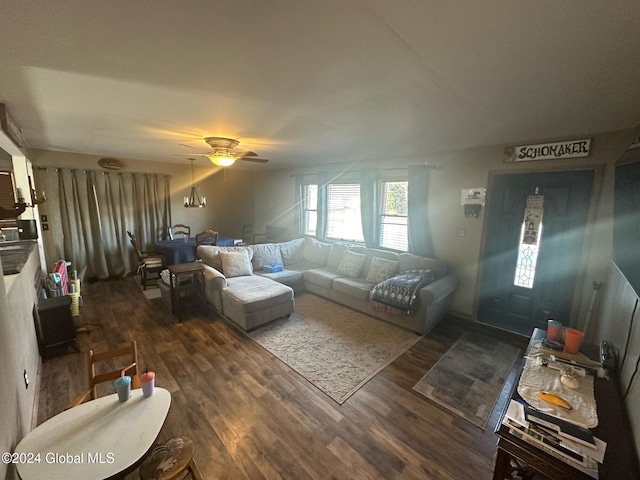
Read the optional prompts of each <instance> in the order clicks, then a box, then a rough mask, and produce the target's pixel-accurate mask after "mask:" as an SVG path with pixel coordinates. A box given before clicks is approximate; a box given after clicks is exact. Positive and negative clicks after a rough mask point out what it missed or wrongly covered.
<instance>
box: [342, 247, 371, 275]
mask: <svg viewBox="0 0 640 480" xmlns="http://www.w3.org/2000/svg"><path fill="white" fill-rule="evenodd" d="M365 260H366V257H365V255H364V254H362V253H355V252H352V251H351V250H345V251H344V252H342V260H340V265H338V270H337V272H338V273H340V274H342V275H346V276H348V277H354V278H355V277H359V276H361V275H362V273H363V272H364V262H365Z"/></svg>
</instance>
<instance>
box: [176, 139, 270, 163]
mask: <svg viewBox="0 0 640 480" xmlns="http://www.w3.org/2000/svg"><path fill="white" fill-rule="evenodd" d="M204 141H205V142H207V143H208V144H209V146H210V147H211V148H212V151H211V152H203V153H201V154H200V155H202V156H203V157H207V158H208V159H209V160H211V163H213V164H214V165H218V166H219V167H230V166H231V165H233V164H234V163H236V161H237V160H242V161H245V162H255V163H267V162H268V161H269V160H267V159H265V158H257V157H258V154H257V153H255V152H252V151H238V152H234V151H233V149H234V148H236V147H237V146H238V145H239V144H240V142H239V141H238V140H234V139H233V138H225V137H206V138H205V139H204ZM180 145H182V146H183V147H188V148H195V147H192V146H191V145H185V144H183V143H181V144H180ZM192 155H193V154H192Z"/></svg>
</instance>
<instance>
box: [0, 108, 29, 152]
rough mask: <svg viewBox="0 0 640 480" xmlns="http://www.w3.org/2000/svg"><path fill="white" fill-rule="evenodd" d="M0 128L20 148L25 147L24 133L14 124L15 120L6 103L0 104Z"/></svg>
mask: <svg viewBox="0 0 640 480" xmlns="http://www.w3.org/2000/svg"><path fill="white" fill-rule="evenodd" d="M0 126H1V127H2V130H4V132H5V133H6V134H7V135H8V136H9V138H10V139H11V140H12V141H13V143H15V144H16V146H17V147H18V148H22V147H24V140H23V139H22V132H21V131H20V129H19V128H18V126H17V125H16V124H15V123H13V120H11V117H10V116H9V112H7V107H5V105H4V103H0Z"/></svg>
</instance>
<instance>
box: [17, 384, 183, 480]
mask: <svg viewBox="0 0 640 480" xmlns="http://www.w3.org/2000/svg"><path fill="white" fill-rule="evenodd" d="M170 406H171V394H170V393H169V392H168V391H167V390H165V389H164V388H157V387H156V389H155V391H154V394H153V395H152V396H150V397H149V398H145V397H143V396H142V390H141V389H139V388H138V389H134V390H132V391H131V398H129V400H127V401H126V402H119V401H118V395H117V394H113V395H108V396H106V397H100V398H98V399H96V400H91V401H90V402H85V403H83V404H81V405H78V406H77V407H74V408H71V409H69V410H65V411H64V412H62V413H59V414H58V415H56V416H54V417H52V418H50V419H49V420H47V421H46V422H44V423H42V424H41V425H38V426H37V427H36V428H35V429H33V430H32V431H31V432H29V433H28V434H27V435H26V436H25V437H24V438H23V439H22V440H21V441H20V443H19V444H18V446H17V447H16V449H15V455H14V456H15V459H16V463H17V465H16V467H17V468H18V473H19V474H20V478H21V479H22V480H32V479H33V480H35V479H43V478H46V479H48V480H58V479H60V480H68V479H70V478H82V479H83V480H91V479H105V478H109V477H112V476H114V475H117V474H118V473H121V472H123V471H125V470H126V469H128V468H129V467H131V466H132V465H134V464H135V463H136V462H137V461H138V460H140V459H141V458H142V456H143V455H144V454H145V453H146V452H147V451H148V450H149V448H151V446H152V445H153V442H154V441H155V439H156V438H157V436H158V433H160V429H161V428H162V425H163V424H164V421H165V419H166V417H167V413H168V412H169V407H170Z"/></svg>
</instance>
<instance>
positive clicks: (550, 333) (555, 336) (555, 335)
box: [547, 320, 562, 342]
mask: <svg viewBox="0 0 640 480" xmlns="http://www.w3.org/2000/svg"><path fill="white" fill-rule="evenodd" d="M561 333H562V324H561V323H560V322H557V321H556V320H549V321H548V322H547V340H549V341H550V342H557V341H558V340H560V334H561Z"/></svg>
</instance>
